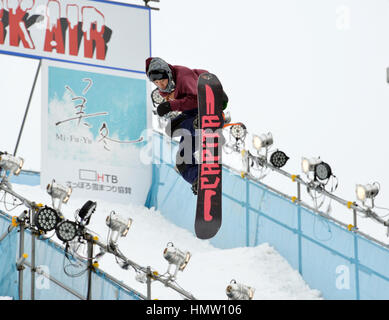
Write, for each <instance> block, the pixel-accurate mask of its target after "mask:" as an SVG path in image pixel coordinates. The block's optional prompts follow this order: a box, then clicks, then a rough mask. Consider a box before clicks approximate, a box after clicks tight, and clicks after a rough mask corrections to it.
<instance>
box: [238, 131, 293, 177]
mask: <svg viewBox="0 0 389 320" xmlns="http://www.w3.org/2000/svg"><path fill="white" fill-rule="evenodd" d="M273 143H274V139H273V134H272V133H271V132H268V133H263V134H261V135H255V134H254V135H253V136H252V147H253V148H254V150H255V151H254V152H251V151H250V150H242V152H241V154H242V161H243V167H244V170H245V172H244V173H245V174H247V173H250V172H251V171H252V170H254V171H255V170H257V171H258V170H259V172H260V176H259V177H256V178H257V179H262V178H264V177H265V176H266V175H267V172H266V171H265V169H269V168H271V167H273V168H276V169H280V168H282V167H284V166H285V165H286V163H287V162H288V160H289V157H288V156H287V155H286V154H285V152H283V151H281V150H278V149H277V150H275V151H273V152H270V147H272V146H273ZM264 171H265V172H264Z"/></svg>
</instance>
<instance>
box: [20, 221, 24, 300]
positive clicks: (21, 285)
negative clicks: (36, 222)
mask: <svg viewBox="0 0 389 320" xmlns="http://www.w3.org/2000/svg"><path fill="white" fill-rule="evenodd" d="M23 254H24V222H21V223H20V239H19V257H21V256H22V255H23ZM19 300H23V268H20V270H19Z"/></svg>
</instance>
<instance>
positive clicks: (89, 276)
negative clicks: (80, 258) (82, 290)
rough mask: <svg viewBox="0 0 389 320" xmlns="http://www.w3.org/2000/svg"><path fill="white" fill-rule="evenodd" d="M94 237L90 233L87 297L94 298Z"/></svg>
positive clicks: (88, 298)
mask: <svg viewBox="0 0 389 320" xmlns="http://www.w3.org/2000/svg"><path fill="white" fill-rule="evenodd" d="M92 258H93V239H92V236H91V235H88V294H87V297H86V299H87V300H92V272H93V261H92Z"/></svg>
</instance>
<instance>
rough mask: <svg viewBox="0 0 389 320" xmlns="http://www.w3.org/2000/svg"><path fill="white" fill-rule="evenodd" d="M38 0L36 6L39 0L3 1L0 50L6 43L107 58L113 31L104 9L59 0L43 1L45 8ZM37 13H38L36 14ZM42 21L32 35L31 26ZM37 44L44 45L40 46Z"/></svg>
mask: <svg viewBox="0 0 389 320" xmlns="http://www.w3.org/2000/svg"><path fill="white" fill-rule="evenodd" d="M39 3H40V4H39V5H37V3H36V0H0V49H1V45H4V44H7V45H9V46H11V47H17V48H20V47H21V48H24V49H30V50H43V51H44V52H48V53H52V52H55V53H57V54H64V55H65V54H69V55H71V56H78V57H83V58H90V59H94V58H95V59H98V60H105V59H106V55H107V51H108V42H109V41H110V39H111V36H112V30H111V29H110V28H109V27H107V26H106V21H105V16H104V14H103V13H102V12H101V11H99V10H98V9H96V8H95V7H94V6H89V5H88V6H87V5H85V6H79V4H77V2H76V1H75V2H74V3H68V4H66V5H65V4H61V3H60V1H59V0H48V1H46V2H44V1H43V3H45V4H44V5H43V6H44V9H43V10H42V1H39ZM42 11H43V12H44V13H43V14H42ZM37 12H39V14H35V13H37ZM42 21H43V23H45V25H44V28H37V29H38V30H39V32H38V33H37V32H35V33H34V36H35V38H33V36H32V32H31V28H32V27H33V26H34V25H35V26H36V25H37V24H40V23H42ZM42 29H43V30H42ZM81 43H83V50H81ZM37 44H39V45H40V46H43V47H42V48H38V47H37Z"/></svg>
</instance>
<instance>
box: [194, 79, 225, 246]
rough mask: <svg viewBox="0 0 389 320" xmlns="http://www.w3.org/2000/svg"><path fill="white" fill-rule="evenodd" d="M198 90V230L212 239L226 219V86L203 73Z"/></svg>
mask: <svg viewBox="0 0 389 320" xmlns="http://www.w3.org/2000/svg"><path fill="white" fill-rule="evenodd" d="M197 90H198V109H199V119H200V121H199V123H200V127H201V130H200V141H199V142H200V144H199V145H200V148H201V149H200V155H201V157H200V158H201V161H200V163H199V187H198V193H197V208H196V221H195V232H196V236H197V237H198V238H200V239H209V238H212V237H213V236H214V235H215V234H216V233H217V232H218V230H219V228H220V226H221V222H222V152H221V143H222V129H221V128H222V126H223V115H222V113H223V110H222V96H223V88H222V86H221V84H220V82H219V80H218V78H217V77H216V76H215V75H213V74H211V73H203V74H201V75H200V77H199V80H198V84H197Z"/></svg>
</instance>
